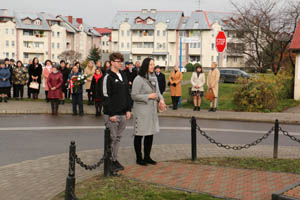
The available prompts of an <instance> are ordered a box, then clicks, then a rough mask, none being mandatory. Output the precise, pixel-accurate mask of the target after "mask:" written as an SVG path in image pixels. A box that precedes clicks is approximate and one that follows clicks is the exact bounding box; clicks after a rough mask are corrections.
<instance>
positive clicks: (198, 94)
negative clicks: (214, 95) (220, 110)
mask: <svg viewBox="0 0 300 200" xmlns="http://www.w3.org/2000/svg"><path fill="white" fill-rule="evenodd" d="M191 83H192V86H193V87H192V96H193V98H194V111H200V106H201V100H202V97H203V95H204V87H203V86H204V84H205V74H204V73H203V70H202V66H201V65H198V66H197V67H196V70H195V72H193V74H192V77H191Z"/></svg>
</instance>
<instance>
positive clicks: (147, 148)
mask: <svg viewBox="0 0 300 200" xmlns="http://www.w3.org/2000/svg"><path fill="white" fill-rule="evenodd" d="M152 143H153V135H149V136H145V140H144V154H145V158H144V161H145V162H146V163H148V164H151V165H156V164H157V162H156V161H154V160H152V159H151V157H150V154H151V149H152Z"/></svg>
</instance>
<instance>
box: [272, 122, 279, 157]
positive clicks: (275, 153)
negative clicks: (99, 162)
mask: <svg viewBox="0 0 300 200" xmlns="http://www.w3.org/2000/svg"><path fill="white" fill-rule="evenodd" d="M278 135H279V121H278V119H276V120H275V130H274V149H273V158H274V159H276V158H278V140H279V138H278Z"/></svg>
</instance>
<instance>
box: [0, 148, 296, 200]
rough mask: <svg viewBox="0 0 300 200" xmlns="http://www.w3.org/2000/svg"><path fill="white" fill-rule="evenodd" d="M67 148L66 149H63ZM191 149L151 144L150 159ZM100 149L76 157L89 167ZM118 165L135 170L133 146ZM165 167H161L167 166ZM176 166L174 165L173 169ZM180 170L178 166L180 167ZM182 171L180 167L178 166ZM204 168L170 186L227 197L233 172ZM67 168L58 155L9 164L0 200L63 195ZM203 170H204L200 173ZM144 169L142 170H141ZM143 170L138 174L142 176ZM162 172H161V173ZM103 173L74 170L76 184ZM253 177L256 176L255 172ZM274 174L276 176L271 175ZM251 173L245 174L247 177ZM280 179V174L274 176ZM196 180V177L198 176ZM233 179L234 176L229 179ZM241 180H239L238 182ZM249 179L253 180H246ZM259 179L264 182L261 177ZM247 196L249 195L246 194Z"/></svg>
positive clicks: (283, 151) (268, 151) (253, 152)
mask: <svg viewBox="0 0 300 200" xmlns="http://www.w3.org/2000/svg"><path fill="white" fill-rule="evenodd" d="M66 148H67V147H66ZM190 152H191V146H190V145H183V144H176V145H154V146H153V152H152V157H153V159H155V160H157V161H160V162H163V161H172V160H178V159H187V158H190V156H191V155H190V154H191V153H190ZM197 153H198V157H199V158H200V157H228V156H238V157H272V146H267V145H266V146H265V145H259V146H255V147H252V148H250V149H247V150H243V151H234V150H224V149H220V148H216V146H215V145H210V144H207V145H199V146H198V152H197ZM102 154H103V150H102V149H96V150H89V151H83V152H78V155H79V156H80V157H81V158H82V160H83V161H84V162H86V163H89V164H94V163H96V162H97V161H99V159H100V157H102ZM279 157H280V158H299V157H300V148H299V147H280V149H279ZM120 158H121V159H120V162H121V163H122V164H124V165H125V166H126V168H127V169H128V170H130V169H134V168H135V167H136V166H135V165H134V164H135V154H134V149H133V147H125V148H121V149H120ZM168 164H169V166H166V167H165V168H163V166H165V165H168ZM158 166H161V167H162V170H164V169H166V168H168V167H170V168H171V169H172V167H173V163H172V164H170V163H160V164H159V165H158ZM174 167H175V166H174ZM179 168H180V166H179ZM181 168H183V167H182V166H181ZM208 168H210V167H207V166H201V169H202V170H201V169H198V167H196V166H192V168H191V170H190V171H188V172H186V171H185V170H184V169H181V171H182V173H188V176H187V177H181V179H180V180H178V178H177V177H176V176H174V175H173V176H171V175H172V174H171V175H168V176H167V177H169V182H170V184H173V185H175V186H176V184H177V182H180V183H182V184H185V185H183V186H185V187H192V188H193V187H195V188H193V190H195V189H197V188H199V187H200V186H201V187H202V188H203V190H205V191H210V193H215V192H220V194H223V193H224V194H223V195H224V196H225V194H227V193H226V192H227V187H229V186H230V185H233V184H232V182H229V183H226V184H224V181H225V180H227V179H228V176H229V175H227V178H226V176H224V175H225V173H227V174H228V173H231V170H232V169H226V168H222V169H221V168H220V169H218V168H211V169H208ZM67 169H68V154H60V155H54V156H49V157H45V158H40V159H37V160H29V161H24V162H21V163H16V164H11V165H7V166H1V167H0V177H1V179H0V199H1V200H2V199H3V200H50V199H51V198H53V197H54V196H55V195H56V194H58V193H60V192H62V191H63V190H64V189H65V181H66V176H67ZM203 169H205V170H203ZM213 169H214V174H215V175H214V176H210V175H209V172H210V171H213ZM143 170H144V169H143ZM143 170H142V171H141V172H140V173H144V172H143ZM146 170H147V172H149V170H150V171H151V170H152V171H153V173H154V168H153V167H152V168H151V167H149V168H146ZM244 171H245V170H241V171H240V173H238V174H236V175H235V177H236V178H237V179H238V180H239V181H240V180H242V179H241V177H242V176H246V175H247V173H246V172H244ZM162 172H163V171H162ZM162 172H161V173H160V174H158V176H163V175H167V174H163V173H162ZM101 173H103V169H102V168H100V169H99V170H96V171H86V170H83V169H81V168H80V167H79V166H78V165H77V167H76V177H77V182H80V181H83V180H85V179H87V178H89V177H92V176H95V175H97V174H101ZM193 173H200V174H201V173H202V174H203V177H202V178H203V179H205V180H206V181H205V182H202V181H201V180H199V179H196V178H194V176H193ZM260 173H261V172H259V173H258V174H256V175H252V176H256V177H258V178H259V177H261V175H260ZM254 174H255V173H254ZM274 174H277V173H274ZM151 175H152V174H150V173H149V174H148V175H147V176H148V178H149V179H157V177H155V176H154V177H152V176H151ZM250 175H251V173H250V174H249V175H248V176H250ZM215 176H218V177H223V176H224V177H223V178H220V180H219V181H216V182H214V180H215ZM277 176H278V177H280V176H279V175H277ZM198 177H199V176H198ZM229 177H234V176H229ZM239 178H240V179H239ZM272 178H273V177H272V176H265V180H273V179H272ZM299 178H300V177H298V175H297V176H296V175H290V174H289V175H288V178H283V179H282V180H283V181H280V182H279V181H277V182H275V183H276V184H273V185H272V187H275V188H274V191H275V190H277V188H279V189H283V188H280V187H281V186H282V184H284V185H287V184H289V181H293V180H296V179H299ZM189 179H192V182H191V183H190V182H188V181H186V180H189ZM247 180H249V181H250V180H252V179H247ZM259 180H263V179H262V178H261V179H259ZM249 181H248V182H246V183H247V184H251V182H249ZM205 183H207V184H209V185H211V184H215V185H216V186H218V185H219V186H218V188H220V191H219V190H218V191H214V190H213V189H211V188H209V187H208V186H206V185H205ZM255 184H256V186H254V187H253V191H255V190H258V189H260V188H258V187H257V184H258V182H255ZM240 187H241V186H240V184H238V185H236V190H234V187H232V188H229V191H230V192H231V193H235V195H236V196H238V195H240V196H242V195H243V194H242V193H241V192H240ZM263 189H264V190H267V189H268V187H267V186H264V187H263ZM249 195H250V194H249Z"/></svg>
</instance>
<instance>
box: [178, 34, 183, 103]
mask: <svg viewBox="0 0 300 200" xmlns="http://www.w3.org/2000/svg"><path fill="white" fill-rule="evenodd" d="M181 70H182V37H180V59H179V71H180V72H181ZM179 108H181V97H179Z"/></svg>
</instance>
